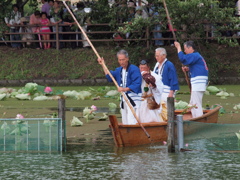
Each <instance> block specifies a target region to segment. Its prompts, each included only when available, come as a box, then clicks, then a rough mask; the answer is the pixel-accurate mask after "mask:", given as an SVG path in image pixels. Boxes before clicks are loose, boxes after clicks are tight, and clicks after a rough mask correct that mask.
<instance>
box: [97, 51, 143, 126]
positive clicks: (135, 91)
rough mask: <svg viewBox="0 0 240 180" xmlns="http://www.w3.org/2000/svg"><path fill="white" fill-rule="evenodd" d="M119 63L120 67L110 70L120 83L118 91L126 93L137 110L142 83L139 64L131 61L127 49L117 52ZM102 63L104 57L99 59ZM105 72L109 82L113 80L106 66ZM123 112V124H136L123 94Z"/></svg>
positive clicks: (121, 105)
mask: <svg viewBox="0 0 240 180" xmlns="http://www.w3.org/2000/svg"><path fill="white" fill-rule="evenodd" d="M117 59H118V63H119V64H120V67H118V68H116V69H115V70H114V71H110V73H111V74H112V76H113V77H114V79H115V80H116V82H117V83H118V86H119V87H118V91H119V92H123V93H125V94H126V97H127V98H128V100H129V102H130V104H131V106H132V108H133V109H134V111H135V112H136V109H137V108H138V107H139V105H140V102H141V83H142V76H141V73H140V70H139V68H138V67H137V66H135V65H133V64H130V63H129V57H128V52H127V51H125V50H120V51H118V53H117ZM98 63H99V64H100V65H102V66H103V65H104V59H103V58H100V59H98ZM103 69H104V73H105V75H106V77H107V80H108V81H109V82H112V79H111V77H110V76H109V75H108V72H107V70H106V69H105V68H103ZM120 107H121V114H122V123H123V124H136V123H137V120H136V119H135V117H134V115H133V113H132V111H131V109H130V107H129V106H128V104H127V103H126V102H125V100H124V98H123V97H122V96H121V102H120Z"/></svg>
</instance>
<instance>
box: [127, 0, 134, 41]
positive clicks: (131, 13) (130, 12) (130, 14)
mask: <svg viewBox="0 0 240 180" xmlns="http://www.w3.org/2000/svg"><path fill="white" fill-rule="evenodd" d="M135 8H136V6H135V4H134V2H128V19H127V22H128V23H129V24H131V23H132V21H133V19H134V17H135ZM130 35H131V33H130V32H128V33H126V39H128V38H129V37H130Z"/></svg>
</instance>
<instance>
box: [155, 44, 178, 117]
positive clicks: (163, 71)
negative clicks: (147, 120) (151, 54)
mask: <svg viewBox="0 0 240 180" xmlns="http://www.w3.org/2000/svg"><path fill="white" fill-rule="evenodd" d="M155 58H156V60H157V63H156V65H155V67H154V69H153V72H155V73H156V74H157V75H158V76H159V78H161V79H162V82H163V93H162V97H161V100H162V102H161V109H160V116H161V118H162V119H163V120H164V121H167V98H168V97H174V96H175V92H176V91H177V90H179V85H178V76H177V72H176V68H175V66H174V64H173V63H172V62H171V61H169V60H168V59H167V51H166V49H164V48H157V49H156V50H155Z"/></svg>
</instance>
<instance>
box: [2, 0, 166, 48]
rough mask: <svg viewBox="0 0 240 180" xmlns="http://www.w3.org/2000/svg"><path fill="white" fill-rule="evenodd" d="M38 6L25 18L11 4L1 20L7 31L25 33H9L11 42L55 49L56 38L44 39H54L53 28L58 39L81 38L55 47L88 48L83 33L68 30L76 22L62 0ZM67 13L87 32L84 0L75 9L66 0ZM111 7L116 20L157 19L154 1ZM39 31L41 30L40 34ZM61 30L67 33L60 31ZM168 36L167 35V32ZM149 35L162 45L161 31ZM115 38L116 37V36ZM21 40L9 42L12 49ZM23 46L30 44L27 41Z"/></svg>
mask: <svg viewBox="0 0 240 180" xmlns="http://www.w3.org/2000/svg"><path fill="white" fill-rule="evenodd" d="M41 2H42V7H41V10H40V11H38V10H37V11H35V12H34V13H33V14H32V15H30V17H29V19H27V18H26V17H22V16H21V13H20V12H19V8H18V6H17V5H16V4H14V5H13V6H12V8H13V9H12V12H11V15H10V16H8V17H5V22H6V24H7V26H9V29H10V33H17V32H20V33H22V32H24V33H25V34H21V35H20V34H11V35H10V40H11V41H21V40H44V42H43V43H41V42H37V43H31V46H32V47H34V48H42V49H48V48H50V47H52V48H56V41H55V42H53V41H51V43H50V42H47V41H48V40H56V38H57V37H56V31H58V33H57V34H58V39H59V40H63V39H64V40H78V39H82V43H79V42H76V41H75V42H73V41H72V42H69V43H66V42H65V43H63V42H61V43H59V44H58V47H59V48H63V47H69V48H73V49H74V48H76V47H77V46H80V47H87V48H88V47H90V46H89V44H88V42H87V41H86V38H85V36H83V34H82V33H81V35H80V34H78V33H72V32H79V31H80V29H79V28H78V26H77V24H76V22H75V21H74V19H73V17H72V16H71V14H70V13H69V11H68V10H67V8H66V7H65V6H64V4H63V2H62V1H58V0H41ZM66 4H67V5H68V7H69V9H70V10H71V12H72V13H73V14H74V15H75V17H76V19H77V20H78V22H79V24H80V25H81V26H82V28H83V30H84V31H85V32H86V31H87V24H90V23H91V22H90V14H89V13H88V12H86V10H85V9H86V8H85V3H84V2H79V3H77V5H76V8H74V9H73V8H72V6H71V4H70V1H66ZM113 6H114V7H116V8H117V14H116V19H117V23H123V22H128V23H129V24H131V23H132V22H133V20H134V19H137V18H143V19H147V18H155V19H158V18H159V12H158V9H157V8H156V7H155V5H154V4H149V5H148V6H139V5H138V4H136V3H135V2H134V1H131V0H130V1H128V2H127V1H126V0H122V1H119V2H118V1H116V2H115V3H114V4H113ZM20 25H30V26H28V27H27V26H22V27H20ZM57 25H58V26H57ZM152 30H153V31H160V30H161V22H160V20H159V23H156V25H155V26H154V28H153V29H152ZM41 32H42V33H41ZM62 32H70V33H69V34H67V33H62ZM121 36H122V38H124V39H131V37H132V33H130V32H128V33H126V34H121ZM167 36H168V35H167ZM153 37H154V38H155V39H157V40H155V41H154V45H155V46H162V45H164V41H163V40H159V39H160V38H162V37H163V35H162V33H161V32H153ZM116 38H117V37H116ZM25 44H26V43H24V44H22V43H21V42H12V43H11V45H12V47H14V48H21V47H22V45H25ZM27 45H30V43H29V42H28V43H27Z"/></svg>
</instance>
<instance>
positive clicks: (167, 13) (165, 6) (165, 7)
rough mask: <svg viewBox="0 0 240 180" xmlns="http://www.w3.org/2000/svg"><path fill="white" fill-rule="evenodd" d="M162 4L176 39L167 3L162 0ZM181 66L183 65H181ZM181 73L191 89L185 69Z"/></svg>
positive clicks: (175, 39)
mask: <svg viewBox="0 0 240 180" xmlns="http://www.w3.org/2000/svg"><path fill="white" fill-rule="evenodd" d="M163 5H164V9H165V11H166V15H167V19H168V23H169V25H170V26H171V27H172V28H171V31H172V34H173V38H174V41H177V37H176V34H175V32H174V29H173V24H172V21H171V18H170V15H169V12H168V8H167V4H166V2H165V0H163ZM182 66H183V65H182ZM183 73H184V75H185V79H186V81H187V84H188V87H189V89H190V91H191V83H190V81H189V77H188V75H187V72H186V71H183Z"/></svg>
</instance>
